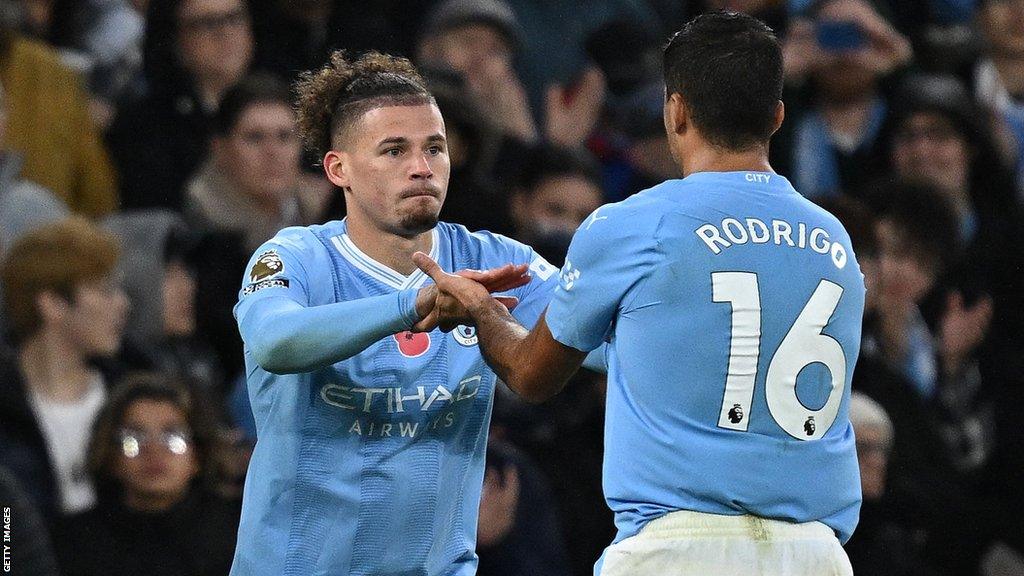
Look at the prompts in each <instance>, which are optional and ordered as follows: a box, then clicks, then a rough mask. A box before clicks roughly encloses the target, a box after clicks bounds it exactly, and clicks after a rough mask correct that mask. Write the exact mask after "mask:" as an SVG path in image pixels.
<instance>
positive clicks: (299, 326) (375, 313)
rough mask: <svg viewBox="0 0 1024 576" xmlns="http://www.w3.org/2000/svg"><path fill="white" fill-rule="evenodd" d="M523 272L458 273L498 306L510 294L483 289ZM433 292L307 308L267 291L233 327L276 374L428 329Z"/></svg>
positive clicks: (507, 283) (502, 285)
mask: <svg viewBox="0 0 1024 576" xmlns="http://www.w3.org/2000/svg"><path fill="white" fill-rule="evenodd" d="M525 273H526V266H512V265H507V266H503V267H501V268H495V269H492V270H486V271H473V270H464V271H462V272H459V274H462V275H464V276H465V277H466V279H467V281H469V278H472V279H473V281H475V282H483V285H486V288H484V287H483V285H481V289H482V290H484V291H485V292H486V293H487V297H488V298H489V299H491V300H493V301H494V302H495V303H496V304H497V305H498V306H499V307H502V308H505V307H506V306H507V307H515V304H516V302H515V299H514V298H507V297H498V298H494V297H491V295H490V292H488V290H490V291H493V292H501V291H505V290H509V289H512V288H516V287H518V286H521V285H523V284H525V283H526V282H528V281H529V276H525ZM478 285H479V284H478ZM436 296H437V288H436V287H435V286H432V285H431V286H425V287H423V288H420V289H419V290H418V291H417V290H402V291H399V292H395V293H393V294H387V295H384V296H374V297H370V298H362V299H359V300H351V301H348V302H338V303H335V304H327V305H324V306H311V307H306V306H303V305H301V304H299V303H298V302H296V301H295V300H292V299H291V298H289V297H287V296H284V295H281V296H270V297H265V298H262V299H260V300H258V301H256V302H253V303H252V304H251V305H250V306H248V307H247V308H246V309H245V311H244V313H243V314H240V316H239V318H238V328H239V332H241V334H242V339H243V340H244V341H245V343H246V344H247V346H248V347H249V350H250V351H251V352H252V354H253V358H254V359H255V360H256V363H257V364H259V365H260V367H262V368H263V369H264V370H266V371H268V372H272V373H275V374H295V373H299V372H309V371H312V370H315V369H318V368H322V367H324V366H329V365H330V364H333V363H335V362H340V361H342V360H345V359H347V358H350V357H352V356H355V355H356V354H358V353H360V352H362V351H363V350H365V349H366V348H367V347H368V346H370V345H371V344H373V343H374V342H376V341H378V340H380V339H381V338H385V337H387V336H389V335H391V334H394V333H396V332H401V331H403V330H410V329H412V330H415V331H430V330H433V329H434V328H435V327H436V326H437V315H436V313H435V312H434V308H435V305H434V304H435V302H434V300H435V298H436ZM506 311H507V310H506Z"/></svg>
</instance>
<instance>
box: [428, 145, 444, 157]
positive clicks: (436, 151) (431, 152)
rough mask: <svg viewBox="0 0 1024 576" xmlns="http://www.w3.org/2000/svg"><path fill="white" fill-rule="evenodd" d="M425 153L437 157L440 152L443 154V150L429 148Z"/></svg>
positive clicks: (436, 147)
mask: <svg viewBox="0 0 1024 576" xmlns="http://www.w3.org/2000/svg"><path fill="white" fill-rule="evenodd" d="M427 152H430V154H431V155H433V156H437V155H438V154H440V153H441V152H444V149H443V148H441V147H440V146H431V147H430V148H427Z"/></svg>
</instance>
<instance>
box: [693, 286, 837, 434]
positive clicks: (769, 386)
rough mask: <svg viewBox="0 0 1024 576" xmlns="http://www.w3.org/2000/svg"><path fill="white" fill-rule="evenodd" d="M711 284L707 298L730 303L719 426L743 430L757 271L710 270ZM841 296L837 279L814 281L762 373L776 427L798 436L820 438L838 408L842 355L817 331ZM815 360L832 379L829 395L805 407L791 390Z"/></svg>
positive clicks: (751, 377)
mask: <svg viewBox="0 0 1024 576" xmlns="http://www.w3.org/2000/svg"><path fill="white" fill-rule="evenodd" d="M711 284H712V290H713V296H712V301H714V302H727V303H729V304H731V305H732V339H731V342H730V343H729V372H728V376H727V377H726V380H725V397H724V398H723V400H722V409H721V412H720V414H719V418H718V426H719V427H721V428H728V429H730V430H739V431H743V432H746V431H747V425H748V424H749V418H748V417H747V416H748V415H749V414H750V408H751V402H752V401H753V398H754V382H755V379H756V377H757V360H758V354H759V351H760V347H761V293H760V289H759V288H758V285H757V274H754V273H752V272H715V273H713V274H711ZM842 295H843V288H842V287H841V286H839V285H838V284H836V283H834V282H829V281H828V280H822V281H821V282H819V283H818V287H817V288H815V290H814V293H813V294H811V298H810V300H808V301H807V304H806V305H804V308H803V310H802V311H801V312H800V315H799V316H797V318H796V321H795V322H793V325H792V326H791V327H790V328H789V332H787V333H786V337H785V338H783V339H782V343H781V344H779V347H778V349H776V350H775V353H774V354H773V355H772V357H771V361H770V362H769V363H768V373H767V374H766V376H765V399H766V400H767V402H768V412H769V413H771V416H772V418H774V419H775V422H776V423H778V425H779V427H781V428H782V429H783V430H785V431H786V433H788V434H789V435H790V436H792V437H793V438H796V439H798V440H816V439H818V438H821V437H822V436H823V435H824V434H825V432H827V431H828V429H829V427H831V426H832V423H833V422H835V420H836V415H837V414H838V413H839V404H840V402H841V401H842V399H843V389H844V387H845V385H846V355H845V354H844V353H843V347H842V346H841V345H840V344H839V342H838V341H836V339H835V338H832V337H831V336H829V335H828V334H822V330H824V329H825V325H826V324H828V321H829V319H830V318H831V317H832V314H833V313H835V311H836V307H837V306H838V305H839V298H840V297H841V296H842ZM814 363H821V364H824V365H825V367H826V368H828V371H829V373H830V374H831V380H832V382H831V384H832V387H831V390H830V391H829V395H828V400H826V401H825V404H824V405H823V406H821V407H820V408H818V409H817V410H812V409H810V408H808V407H807V406H804V405H803V403H802V402H800V399H799V398H797V394H796V380H797V376H798V375H799V374H800V372H801V371H802V370H803V369H804V368H806V367H807V366H810V365H811V364H814Z"/></svg>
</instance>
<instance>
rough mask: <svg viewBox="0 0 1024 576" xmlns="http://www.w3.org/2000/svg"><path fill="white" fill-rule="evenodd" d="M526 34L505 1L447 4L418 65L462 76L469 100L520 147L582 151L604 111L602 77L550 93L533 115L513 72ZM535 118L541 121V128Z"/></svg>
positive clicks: (594, 73)
mask: <svg viewBox="0 0 1024 576" xmlns="http://www.w3.org/2000/svg"><path fill="white" fill-rule="evenodd" d="M522 42H523V33H522V30H521V27H520V25H519V22H518V20H517V19H516V15H515V13H514V12H513V11H512V9H511V8H510V7H509V6H508V5H507V4H506V3H504V2H502V1H501V0H445V1H444V2H442V3H440V4H439V5H438V6H437V7H436V8H434V10H433V12H431V13H430V16H429V18H428V20H427V23H426V25H425V29H424V32H423V35H422V36H421V40H420V43H419V46H418V48H417V59H418V63H419V64H421V65H423V66H425V67H443V68H449V69H452V70H454V71H456V72H458V73H460V74H462V75H463V77H464V78H465V81H466V88H467V90H468V93H469V94H470V96H471V97H472V98H473V99H474V101H475V102H476V103H477V106H479V107H480V108H481V109H483V110H487V111H488V114H489V115H490V117H491V118H492V119H493V121H494V122H495V123H496V124H497V125H498V126H499V127H500V128H501V129H502V131H503V133H504V134H506V135H507V136H509V137H511V138H513V139H515V140H518V141H519V142H522V143H527V144H529V143H533V142H536V141H537V140H539V139H543V140H547V141H550V142H553V143H555V144H558V145H561V146H569V147H571V146H579V145H581V144H582V143H583V142H584V141H585V140H586V138H587V136H588V135H589V134H590V131H591V130H592V129H593V127H594V123H595V122H596V121H597V118H598V115H599V114H600V111H601V104H602V102H603V95H604V77H603V75H602V74H601V72H600V71H599V70H598V69H597V68H596V67H590V68H588V69H587V70H586V72H585V73H584V74H583V75H582V76H581V78H580V80H579V82H578V83H577V84H576V85H574V86H572V87H571V88H569V87H565V86H558V85H552V86H550V87H549V88H548V89H547V92H546V94H545V99H544V110H543V113H541V114H535V113H534V111H533V109H532V108H531V104H530V98H529V95H528V94H527V92H526V89H525V88H524V87H523V85H522V83H521V82H520V80H519V78H518V76H517V74H516V70H515V58H516V55H517V54H518V53H519V52H520V51H521V49H522ZM536 116H539V117H541V118H542V124H540V125H539V126H538V123H537V120H536Z"/></svg>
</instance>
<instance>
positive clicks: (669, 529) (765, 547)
mask: <svg viewBox="0 0 1024 576" xmlns="http://www.w3.org/2000/svg"><path fill="white" fill-rule="evenodd" d="M601 558H602V560H600V561H598V564H597V566H596V567H595V570H594V574H595V576H648V575H649V576H706V575H718V574H721V575H729V576H747V575H757V576H769V575H772V576H774V575H778V576H852V575H853V569H852V568H851V567H850V560H849V558H847V557H846V552H845V551H844V550H843V547H842V546H841V545H840V544H839V539H838V538H836V535H835V533H834V532H833V531H832V529H831V528H829V527H828V526H826V525H824V524H822V523H821V522H807V523H804V524H793V523H791V522H783V521H781V520H767V519H765V518H759V517H757V516H749V515H743V516H724V515H720V514H705V513H703V512H691V511H689V510H679V511H676V512H672V513H670V514H666V515H665V516H662V517H661V518H658V519H656V520H652V521H651V522H650V523H648V524H647V525H646V526H644V528H643V530H641V531H640V533H639V534H637V535H635V536H632V537H630V538H626V539H625V540H623V541H622V542H619V543H618V544H612V545H611V546H609V547H608V548H607V549H606V550H605V552H604V555H603V556H602V557H601Z"/></svg>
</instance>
